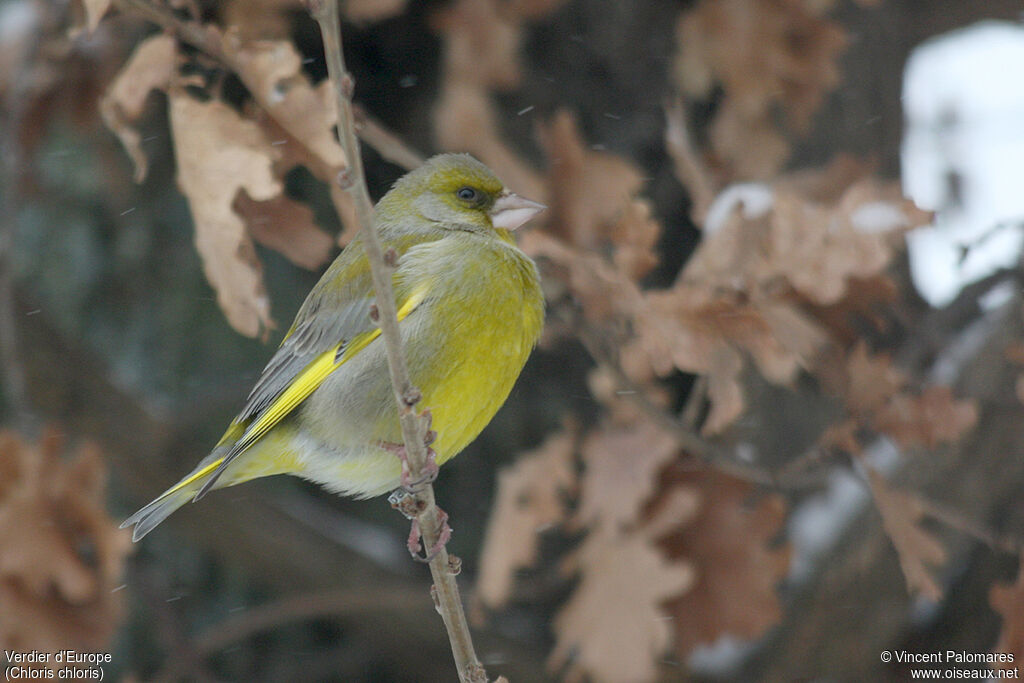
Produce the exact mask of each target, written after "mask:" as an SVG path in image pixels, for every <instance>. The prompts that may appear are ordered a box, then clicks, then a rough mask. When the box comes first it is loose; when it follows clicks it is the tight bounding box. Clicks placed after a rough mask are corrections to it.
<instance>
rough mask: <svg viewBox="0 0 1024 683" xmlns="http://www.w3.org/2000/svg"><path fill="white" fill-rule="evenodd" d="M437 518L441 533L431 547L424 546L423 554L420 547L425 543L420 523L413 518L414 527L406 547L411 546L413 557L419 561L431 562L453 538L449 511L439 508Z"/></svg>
mask: <svg viewBox="0 0 1024 683" xmlns="http://www.w3.org/2000/svg"><path fill="white" fill-rule="evenodd" d="M437 520H438V522H440V524H441V534H440V535H439V536H438V537H437V542H436V543H434V545H432V546H430V548H426V547H424V549H423V554H422V555H420V547H421V546H422V545H423V537H422V534H421V533H420V525H419V522H417V521H416V520H415V519H414V520H412V528H411V529H410V530H409V540H408V541H407V542H406V547H408V548H409V554H410V555H412V559H414V560H416V561H417V562H424V563H427V562H430V561H431V560H432V559H434V558H435V557H436V556H437V554H438V553H439V552H441V550H442V549H443V548H444V547H445V546H446V545H447V544H448V541H450V540H451V538H452V528H451V527H450V526H448V513H447V512H445V511H444V510H442V509H441V508H437Z"/></svg>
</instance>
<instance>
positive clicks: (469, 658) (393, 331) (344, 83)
mask: <svg viewBox="0 0 1024 683" xmlns="http://www.w3.org/2000/svg"><path fill="white" fill-rule="evenodd" d="M308 5H309V11H310V14H312V16H313V18H314V19H316V21H317V23H318V24H319V25H320V33H321V35H322V36H323V42H324V53H325V54H326V58H327V72H328V74H329V75H330V78H331V82H332V83H333V84H334V88H335V93H336V96H337V104H338V139H339V142H340V143H341V147H342V149H343V150H344V152H345V157H346V160H347V163H348V168H347V169H346V170H345V171H343V172H342V173H341V174H339V178H338V182H339V184H340V185H341V186H342V187H343V188H344V189H345V190H346V191H348V192H349V193H350V194H351V195H352V197H353V199H354V200H355V204H356V216H357V219H358V222H359V224H360V233H361V234H362V236H363V243H364V246H365V248H366V255H367V258H368V260H369V262H370V272H371V275H372V277H373V286H374V289H375V291H376V305H377V313H378V315H377V318H378V321H379V325H380V329H381V336H382V337H383V339H384V345H385V349H386V350H387V358H388V369H389V372H390V374H391V386H392V389H393V390H394V394H395V402H396V404H397V405H398V409H399V410H398V412H399V419H400V421H401V425H402V438H403V441H404V442H405V452H406V456H407V458H408V462H409V470H410V478H411V479H412V480H419V479H422V478H423V475H424V473H425V472H426V471H427V446H426V435H427V431H428V423H427V420H426V418H425V417H424V416H423V415H420V414H417V413H416V411H415V406H416V404H417V403H418V401H419V399H420V395H421V394H420V392H419V390H418V389H417V388H416V387H414V386H413V384H412V381H411V380H410V378H409V370H408V367H407V366H406V362H405V356H404V355H403V353H402V343H401V337H400V336H399V331H398V315H397V311H396V309H395V299H394V295H393V293H392V290H391V277H390V269H389V268H388V266H387V265H385V260H384V253H383V249H382V247H381V243H380V238H379V237H378V235H377V232H376V230H375V229H374V226H373V222H372V221H373V206H372V205H371V203H370V195H369V192H368V191H367V189H366V182H365V180H364V176H363V166H362V159H361V158H360V155H359V142H358V140H357V139H356V131H355V120H354V116H353V111H352V100H351V98H352V89H353V81H352V76H351V75H350V74H349V73H348V72H347V71H346V70H345V62H344V57H343V55H342V51H341V30H340V25H339V13H338V3H337V0H309V2H308ZM411 498H412V500H413V501H414V503H415V509H416V510H418V512H417V513H416V515H415V521H416V524H417V525H418V526H419V529H420V532H421V533H422V535H423V547H424V548H427V549H430V548H433V547H435V546H436V545H437V542H438V540H439V539H440V538H441V534H442V528H443V524H444V520H443V518H442V513H441V512H440V511H439V510H438V507H437V504H436V503H435V501H434V488H433V486H432V485H430V484H427V485H425V486H423V487H422V489H421V490H420V491H419V492H417V493H414V494H411ZM458 564H459V563H458V560H457V558H454V557H449V555H448V552H447V551H446V550H445V548H444V547H443V546H442V547H441V548H440V550H438V551H437V552H436V553H435V554H434V555H433V557H432V558H431V560H430V573H431V575H432V576H433V579H434V589H435V590H434V595H435V599H436V603H437V608H438V611H439V612H440V613H441V617H442V619H443V620H444V624H445V627H446V628H447V629H448V639H449V641H450V642H451V646H452V654H453V655H454V657H455V666H456V668H457V669H458V672H459V678H460V679H461V680H463V681H467V682H468V681H481V680H483V681H486V680H487V674H486V673H485V672H484V669H483V667H482V666H481V664H480V661H479V659H477V656H476V652H475V651H474V649H473V641H472V638H471V636H470V633H469V624H468V623H467V621H466V614H465V612H464V610H463V608H462V601H461V599H460V597H459V588H458V584H457V583H456V581H455V573H456V572H455V571H454V568H455V567H457V566H458Z"/></svg>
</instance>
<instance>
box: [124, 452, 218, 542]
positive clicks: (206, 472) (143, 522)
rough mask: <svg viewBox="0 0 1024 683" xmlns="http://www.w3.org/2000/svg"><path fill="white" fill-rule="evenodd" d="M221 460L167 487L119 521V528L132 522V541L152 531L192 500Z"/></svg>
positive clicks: (128, 525)
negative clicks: (140, 507)
mask: <svg viewBox="0 0 1024 683" xmlns="http://www.w3.org/2000/svg"><path fill="white" fill-rule="evenodd" d="M223 460H224V459H223V458H218V459H216V460H214V461H213V462H211V463H209V464H207V465H205V466H203V467H201V468H199V469H197V470H196V471H195V472H193V473H192V474H190V475H188V476H187V477H185V478H184V479H182V480H181V481H179V482H178V483H177V484H175V485H174V486H172V487H171V488H169V489H167V490H166V491H164V492H163V493H162V494H160V496H159V497H157V498H156V499H155V500H153V501H152V502H151V503H149V504H148V505H146V506H145V507H143V508H142V509H141V510H139V511H138V512H136V513H135V514H134V515H132V516H131V517H129V518H128V519H126V520H124V521H123V522H121V528H122V529H124V528H126V527H130V526H131V525H133V524H134V525H135V528H134V529H133V530H132V541H133V542H134V541H138V540H139V539H141V538H142V537H143V536H145V535H146V534H148V533H149V532H150V531H152V530H153V528H154V527H155V526H156V525H157V524H159V523H160V522H162V521H164V520H165V519H167V518H168V517H169V516H170V515H171V513H172V512H174V511H175V510H177V509H178V508H180V507H181V506H182V505H184V504H185V503H188V502H190V501H191V500H193V499H194V498H195V496H196V493H197V492H198V491H199V490H200V489H201V488H202V487H203V484H204V482H205V481H206V479H207V478H209V476H210V473H211V472H213V471H214V470H216V469H217V467H218V466H219V465H220V464H221V462H223Z"/></svg>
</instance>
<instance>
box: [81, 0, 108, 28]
mask: <svg viewBox="0 0 1024 683" xmlns="http://www.w3.org/2000/svg"><path fill="white" fill-rule="evenodd" d="M110 3H111V0H82V6H83V7H85V28H86V30H87V31H88V32H89V33H92V32H93V31H95V30H96V27H97V26H99V25H100V20H101V19H103V15H105V14H106V13H107V11H108V10H109V9H110Z"/></svg>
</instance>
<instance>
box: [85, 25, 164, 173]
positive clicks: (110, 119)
mask: <svg viewBox="0 0 1024 683" xmlns="http://www.w3.org/2000/svg"><path fill="white" fill-rule="evenodd" d="M176 69H177V47H176V44H175V40H174V38H172V37H171V36H168V35H162V34H161V35H156V36H153V37H151V38H147V39H146V40H144V41H142V42H141V43H139V46H138V47H136V48H135V52H133V53H132V56H131V58H129V60H128V62H127V63H126V64H125V65H124V67H123V68H122V69H121V71H120V73H118V74H117V78H115V79H114V82H113V83H111V84H110V87H109V88H107V91H106V92H105V93H103V98H102V99H101V100H100V114H101V115H102V116H103V122H104V123H105V124H106V125H107V128H109V129H110V130H111V131H112V132H113V133H114V134H115V135H117V137H118V139H119V140H120V141H121V144H122V145H124V148H125V151H126V152H127V153H128V156H129V158H131V160H132V164H133V165H134V166H135V174H134V179H135V182H137V183H141V182H142V181H143V180H145V178H146V172H147V171H148V168H149V160H148V158H147V157H146V153H145V152H144V151H143V150H142V137H141V135H140V134H139V131H138V130H136V129H135V127H134V125H133V124H134V123H135V121H136V120H137V119H138V118H139V116H141V115H142V109H143V107H144V106H145V104H146V98H147V97H148V96H149V93H150V92H152V91H153V90H165V89H166V88H167V86H168V85H169V84H170V82H171V77H172V76H173V75H174V73H175V70H176Z"/></svg>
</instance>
